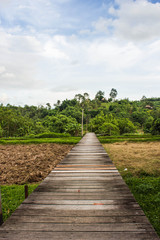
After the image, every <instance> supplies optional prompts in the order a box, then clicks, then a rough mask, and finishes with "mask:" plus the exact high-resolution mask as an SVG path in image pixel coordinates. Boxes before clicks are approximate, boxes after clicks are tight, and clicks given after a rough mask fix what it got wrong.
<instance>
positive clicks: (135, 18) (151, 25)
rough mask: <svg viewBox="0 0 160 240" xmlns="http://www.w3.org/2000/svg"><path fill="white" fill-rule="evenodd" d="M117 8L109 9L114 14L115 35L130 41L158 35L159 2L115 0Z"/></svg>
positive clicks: (159, 32) (159, 23)
mask: <svg viewBox="0 0 160 240" xmlns="http://www.w3.org/2000/svg"><path fill="white" fill-rule="evenodd" d="M116 2H117V4H119V8H118V9H114V10H113V8H112V9H110V12H112V13H113V14H114V16H116V19H114V20H113V22H112V24H113V26H114V28H115V33H116V36H117V37H118V36H121V37H123V38H124V39H129V40H131V41H143V40H151V39H154V38H156V37H159V36H160V31H159V29H160V3H156V4H152V3H151V2H148V1H147V0H136V1H133V0H125V1H124V0H123V1H122V0H117V1H116Z"/></svg>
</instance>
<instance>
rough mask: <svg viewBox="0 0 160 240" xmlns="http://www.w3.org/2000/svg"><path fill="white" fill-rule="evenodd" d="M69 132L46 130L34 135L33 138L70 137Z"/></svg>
mask: <svg viewBox="0 0 160 240" xmlns="http://www.w3.org/2000/svg"><path fill="white" fill-rule="evenodd" d="M70 136H71V135H70V134H69V133H54V132H46V133H42V134H38V135H35V138H61V137H70Z"/></svg>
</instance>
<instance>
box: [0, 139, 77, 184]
mask: <svg viewBox="0 0 160 240" xmlns="http://www.w3.org/2000/svg"><path fill="white" fill-rule="evenodd" d="M72 147H73V145H66V144H63V145H60V144H54V143H50V144H48V143H47V144H29V145H0V184H1V185H4V184H25V183H36V182H40V181H42V180H43V179H44V178H45V177H46V176H47V175H48V174H49V173H50V171H51V170H52V169H53V168H54V167H55V166H56V165H57V164H58V163H59V161H61V160H62V159H63V158H64V157H65V155H67V153H68V152H69V151H70V150H71V148H72Z"/></svg>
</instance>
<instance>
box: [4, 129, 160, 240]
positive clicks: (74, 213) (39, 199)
mask: <svg viewBox="0 0 160 240" xmlns="http://www.w3.org/2000/svg"><path fill="white" fill-rule="evenodd" d="M2 239H7V240H28V239H30V240H36V239H41V240H42V239H43V240H49V239H53V240H69V239H72V240H105V239H109V240H115V239H118V240H121V239H123V240H132V239H136V240H138V239H145V240H146V239H150V240H158V239H159V238H158V236H157V234H156V233H155V231H154V229H153V228H152V226H151V224H150V223H149V221H148V220H147V218H146V217H145V215H144V213H143V211H142V210H141V208H140V207H139V205H138V204H137V202H136V201H135V199H134V197H133V195H132V194H131V192H130V190H129V189H128V187H127V185H126V184H125V182H124V181H123V180H122V178H121V176H120V174H119V173H118V171H117V169H116V168H115V166H114V165H113V163H112V161H111V160H110V158H109V157H108V155H107V153H106V152H105V150H104V148H103V147H102V145H101V144H100V143H99V141H98V139H97V137H96V136H95V134H94V133H88V134H86V135H85V136H84V137H83V139H82V140H81V141H80V142H79V143H78V144H77V145H76V146H75V147H74V148H73V149H72V150H71V152H70V153H69V154H68V155H67V156H66V157H65V159H64V160H62V161H61V163H60V164H59V165H58V166H57V167H56V168H55V169H54V170H53V171H52V172H51V173H50V174H49V175H48V177H47V178H46V179H45V180H44V181H43V182H42V183H41V184H40V185H39V187H38V188H37V189H36V190H35V191H34V192H33V193H32V194H31V195H30V196H29V197H28V199H26V200H25V201H24V202H23V204H21V206H20V207H19V208H18V209H17V210H16V211H15V213H14V214H13V215H12V216H11V217H10V218H9V219H8V220H7V221H6V223H5V224H3V225H2V227H1V228H0V240H2Z"/></svg>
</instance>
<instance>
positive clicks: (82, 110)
mask: <svg viewBox="0 0 160 240" xmlns="http://www.w3.org/2000/svg"><path fill="white" fill-rule="evenodd" d="M83 112H84V109H83V108H82V137H83Z"/></svg>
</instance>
